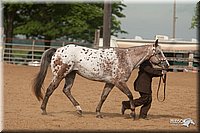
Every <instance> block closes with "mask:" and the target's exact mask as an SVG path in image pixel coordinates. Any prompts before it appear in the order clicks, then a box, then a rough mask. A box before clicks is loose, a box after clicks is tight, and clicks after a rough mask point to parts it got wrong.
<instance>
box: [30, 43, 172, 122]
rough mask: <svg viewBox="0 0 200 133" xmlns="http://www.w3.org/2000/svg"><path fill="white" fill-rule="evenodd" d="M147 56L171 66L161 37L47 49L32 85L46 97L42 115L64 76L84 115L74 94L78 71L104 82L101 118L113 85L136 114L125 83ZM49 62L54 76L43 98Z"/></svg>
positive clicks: (66, 88) (66, 90) (37, 93)
mask: <svg viewBox="0 0 200 133" xmlns="http://www.w3.org/2000/svg"><path fill="white" fill-rule="evenodd" d="M148 59H149V60H150V61H151V62H152V63H153V64H156V65H158V66H160V67H162V68H167V67H169V63H168V61H167V60H166V58H165V56H164V54H163V52H162V50H161V49H160V47H159V46H158V40H156V42H155V44H153V45H143V46H137V47H130V48H108V49H91V48H86V47H82V46H78V45H67V46H64V47H60V48H58V49H55V48H50V49H48V50H46V51H45V52H44V53H43V56H42V58H41V66H40V71H39V72H38V74H37V76H36V78H35V81H34V84H33V91H34V94H35V96H36V97H37V99H38V100H43V101H42V105H41V109H42V114H47V112H46V106H47V102H48V99H49V97H50V96H51V95H52V93H53V92H54V90H55V89H56V88H57V87H58V85H59V84H60V82H61V81H62V80H63V79H65V85H64V88H63V92H64V94H65V95H66V96H67V97H68V98H69V100H70V101H71V102H72V104H73V105H74V106H75V108H76V111H77V113H78V114H80V115H81V114H82V110H81V107H80V104H79V103H78V102H77V101H76V99H75V98H74V97H73V96H72V94H71V88H72V86H73V82H74V79H75V75H76V74H79V75H81V76H83V77H85V78H87V79H90V80H94V81H100V82H105V86H104V89H103V92H102V95H101V99H100V101H99V103H98V105H97V107H96V113H97V117H98V118H102V115H101V113H100V110H101V107H102V105H103V103H104V101H105V100H106V98H107V96H108V94H109V93H110V91H111V90H112V88H113V87H114V86H116V87H117V88H119V90H121V91H122V92H123V93H124V94H125V95H126V96H127V97H128V98H129V100H130V103H131V109H132V114H135V106H134V104H133V95H132V93H131V91H130V90H129V88H128V86H127V85H126V82H127V81H128V79H129V77H130V75H131V72H132V71H133V70H134V69H135V68H137V67H138V66H139V65H140V64H141V63H142V62H143V61H145V60H148ZM49 64H50V65H51V70H52V73H53V78H52V81H51V83H50V85H49V87H48V88H47V90H46V93H45V96H44V97H43V95H42V92H41V88H42V84H43V82H44V79H45V76H46V73H47V69H48V66H49Z"/></svg>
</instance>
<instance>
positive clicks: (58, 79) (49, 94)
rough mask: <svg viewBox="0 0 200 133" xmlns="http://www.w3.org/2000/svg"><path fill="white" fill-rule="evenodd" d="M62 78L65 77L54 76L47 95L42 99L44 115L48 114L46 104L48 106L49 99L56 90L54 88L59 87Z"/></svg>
mask: <svg viewBox="0 0 200 133" xmlns="http://www.w3.org/2000/svg"><path fill="white" fill-rule="evenodd" d="M62 79H63V78H61V77H56V78H54V80H53V81H52V82H51V83H50V85H49V87H48V88H47V91H46V94H45V97H44V99H43V101H42V105H41V109H42V111H43V112H42V114H43V115H46V114H47V112H46V106H47V102H48V100H49V97H50V96H51V95H52V93H53V92H54V90H55V89H56V88H57V87H58V85H59V84H60V81H61V80H62Z"/></svg>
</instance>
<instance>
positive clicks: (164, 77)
mask: <svg viewBox="0 0 200 133" xmlns="http://www.w3.org/2000/svg"><path fill="white" fill-rule="evenodd" d="M161 79H162V81H163V84H164V92H163V99H162V100H161V99H159V96H158V95H159V90H160V85H161ZM166 79H167V74H164V75H163V76H160V80H159V84H158V89H157V100H158V101H159V102H163V101H165V90H166Z"/></svg>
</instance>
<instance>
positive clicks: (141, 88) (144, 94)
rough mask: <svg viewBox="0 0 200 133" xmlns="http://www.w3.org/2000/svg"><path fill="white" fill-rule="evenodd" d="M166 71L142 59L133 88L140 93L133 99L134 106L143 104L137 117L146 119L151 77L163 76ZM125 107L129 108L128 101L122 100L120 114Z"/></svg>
mask: <svg viewBox="0 0 200 133" xmlns="http://www.w3.org/2000/svg"><path fill="white" fill-rule="evenodd" d="M166 72H167V71H166V70H159V69H156V68H153V66H152V64H151V63H150V61H149V60H146V61H144V62H143V63H142V64H141V65H140V67H139V72H138V77H137V79H136V80H135V82H134V90H135V91H138V92H139V93H140V97H139V98H138V99H134V105H135V107H138V106H141V105H143V106H142V107H141V109H140V115H139V118H143V119H147V113H148V111H149V109H150V107H151V102H152V90H151V83H152V78H153V77H160V76H163V74H166ZM126 109H131V108H130V102H129V101H122V109H121V112H122V114H124V112H125V110H126ZM134 117H135V116H134Z"/></svg>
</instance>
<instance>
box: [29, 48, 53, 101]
mask: <svg viewBox="0 0 200 133" xmlns="http://www.w3.org/2000/svg"><path fill="white" fill-rule="evenodd" d="M55 52H56V49H55V48H50V49H48V50H46V51H45V52H44V53H43V54H42V58H41V64H40V71H39V72H38V74H37V75H36V77H35V79H34V82H33V92H34V94H35V96H36V97H37V99H38V100H39V101H40V100H43V95H42V92H41V88H42V87H43V86H42V85H43V82H44V79H45V77H46V74H47V70H48V66H49V64H50V63H51V58H52V56H53V55H54V53H55Z"/></svg>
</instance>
